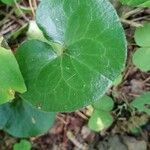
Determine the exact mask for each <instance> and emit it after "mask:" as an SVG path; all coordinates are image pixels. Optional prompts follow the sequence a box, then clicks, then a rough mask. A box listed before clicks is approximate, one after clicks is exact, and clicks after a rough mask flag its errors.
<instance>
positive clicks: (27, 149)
mask: <svg viewBox="0 0 150 150" xmlns="http://www.w3.org/2000/svg"><path fill="white" fill-rule="evenodd" d="M13 150H31V143H30V142H29V141H27V140H21V141H20V143H16V144H15V145H14V146H13Z"/></svg>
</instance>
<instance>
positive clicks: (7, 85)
mask: <svg viewBox="0 0 150 150" xmlns="http://www.w3.org/2000/svg"><path fill="white" fill-rule="evenodd" d="M25 91H26V87H25V84H24V80H23V77H22V75H21V72H20V70H19V66H18V64H17V61H16V59H15V57H14V55H13V53H12V52H11V51H10V50H7V49H4V48H2V47H0V104H2V103H5V102H7V101H9V100H12V99H13V98H14V95H15V92H20V93H24V92H25Z"/></svg>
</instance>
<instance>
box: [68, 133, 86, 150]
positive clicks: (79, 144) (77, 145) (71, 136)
mask: <svg viewBox="0 0 150 150" xmlns="http://www.w3.org/2000/svg"><path fill="white" fill-rule="evenodd" d="M67 137H68V139H69V140H70V141H71V142H72V143H73V144H74V145H75V146H76V147H78V148H79V149H81V150H87V147H86V146H85V145H82V144H81V143H80V142H79V141H78V140H77V139H76V138H75V136H74V135H73V133H72V132H71V131H68V132H67Z"/></svg>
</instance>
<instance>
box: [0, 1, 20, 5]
mask: <svg viewBox="0 0 150 150" xmlns="http://www.w3.org/2000/svg"><path fill="white" fill-rule="evenodd" d="M0 1H1V2H3V3H4V4H6V5H13V4H14V3H15V1H16V2H17V1H19V0H0Z"/></svg>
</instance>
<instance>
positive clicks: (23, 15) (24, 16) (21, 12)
mask: <svg viewBox="0 0 150 150" xmlns="http://www.w3.org/2000/svg"><path fill="white" fill-rule="evenodd" d="M14 2H15V5H16V7H17V9H18V11H19V12H20V14H21V15H22V17H23V18H24V19H25V20H26V21H27V22H29V19H28V18H27V17H26V15H25V14H24V13H23V11H22V10H21V9H20V7H19V5H18V3H17V1H16V0H14Z"/></svg>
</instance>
